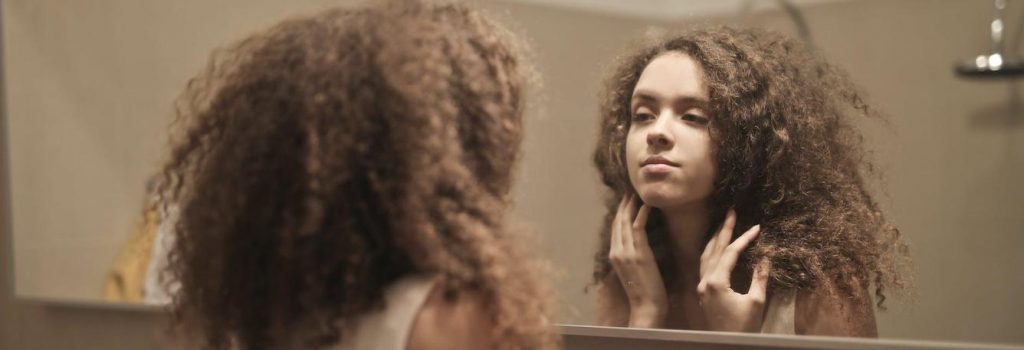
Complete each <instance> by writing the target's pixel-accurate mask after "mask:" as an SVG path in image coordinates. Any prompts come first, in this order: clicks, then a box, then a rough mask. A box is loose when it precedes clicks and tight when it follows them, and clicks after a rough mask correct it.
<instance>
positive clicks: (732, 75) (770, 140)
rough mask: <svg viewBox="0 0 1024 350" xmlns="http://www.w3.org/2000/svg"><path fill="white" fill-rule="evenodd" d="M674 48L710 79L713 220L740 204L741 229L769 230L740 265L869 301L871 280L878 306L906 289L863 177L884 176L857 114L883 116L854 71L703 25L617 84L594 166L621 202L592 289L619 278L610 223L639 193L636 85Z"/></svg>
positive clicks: (633, 65)
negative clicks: (632, 133)
mask: <svg viewBox="0 0 1024 350" xmlns="http://www.w3.org/2000/svg"><path fill="white" fill-rule="evenodd" d="M667 52H679V53H684V54H686V55H689V56H690V57H692V58H693V59H694V60H695V61H697V62H699V63H700V65H701V66H702V68H703V71H704V74H705V77H704V78H705V81H706V83H705V84H706V87H707V89H708V91H709V96H710V106H709V108H710V112H711V114H712V115H713V116H714V117H713V118H711V120H710V124H709V131H710V133H711V137H712V142H713V144H714V152H715V159H716V163H717V167H718V173H717V176H716V179H715V184H714V191H713V194H712V196H711V198H710V199H709V200H710V203H711V208H712V210H711V219H712V222H721V221H722V220H723V218H724V216H725V212H726V211H727V210H728V209H729V208H734V209H735V210H736V212H737V214H738V219H739V222H738V223H737V227H736V229H737V231H738V232H743V231H745V230H746V229H747V228H749V227H751V226H753V225H755V224H760V225H761V227H762V228H763V229H762V233H761V234H760V238H759V239H758V240H757V241H756V243H755V244H754V245H753V247H751V248H750V249H749V250H748V251H747V252H746V253H745V259H744V260H745V262H744V264H742V268H744V269H745V270H746V271H750V268H751V266H750V263H751V262H753V261H760V259H762V258H767V259H769V260H770V262H771V266H772V269H771V273H770V286H771V288H773V289H775V290H779V289H796V290H818V291H825V292H828V293H836V292H838V293H841V294H842V295H845V296H856V297H867V296H868V295H865V293H863V291H865V290H866V289H867V288H868V286H870V285H871V284H872V283H873V284H874V286H875V295H876V297H877V299H878V300H877V303H878V304H877V305H878V306H879V307H882V306H883V302H884V300H885V291H886V290H887V289H890V290H897V291H902V290H904V289H905V288H906V287H907V284H908V279H907V278H905V277H904V273H903V268H904V267H905V266H906V262H907V259H908V258H907V255H908V254H907V245H906V244H905V243H904V241H903V239H902V237H901V234H900V232H899V230H898V229H897V228H896V227H894V226H893V225H891V224H890V223H889V222H888V221H887V219H886V218H885V216H884V215H883V213H882V212H881V210H880V209H879V206H878V204H877V203H876V202H875V200H874V199H873V198H872V197H871V195H870V194H869V191H868V190H867V186H866V184H865V177H866V176H868V175H871V174H875V175H877V173H876V171H875V170H874V168H873V166H872V164H871V162H870V161H869V160H868V159H866V156H865V153H866V152H865V150H864V147H863V137H862V136H861V134H860V133H859V132H858V131H857V130H856V129H855V128H854V127H853V126H852V125H851V122H853V121H854V120H853V119H854V118H859V117H870V118H877V119H884V118H882V116H880V114H879V113H878V112H876V111H875V110H873V109H871V108H869V106H868V105H867V104H866V103H865V102H864V100H863V98H862V96H863V93H862V92H861V91H860V90H859V88H858V87H856V86H855V85H854V84H853V83H852V82H851V81H850V79H849V78H848V77H847V75H846V73H845V72H843V71H842V70H841V69H839V68H837V67H836V66H834V65H831V64H829V63H827V62H826V61H825V60H824V59H823V58H822V56H821V55H820V54H819V53H817V52H815V51H814V50H811V49H809V48H808V47H806V46H805V45H804V44H803V43H801V42H798V41H795V40H792V39H789V38H787V37H785V36H783V35H780V34H777V33H772V32H769V31H765V30H757V29H735V28H729V27H710V28H699V29H694V30H691V31H688V32H685V33H683V34H681V35H678V36H674V37H671V38H668V39H666V40H662V41H660V42H657V43H655V44H652V45H649V46H648V47H646V48H643V49H641V50H639V51H638V52H636V53H635V54H632V55H630V56H627V57H624V58H623V59H622V61H621V63H620V64H619V66H618V68H617V70H615V71H614V73H613V75H612V76H611V77H610V79H609V80H608V81H607V83H606V95H605V96H604V98H603V104H602V106H601V128H600V136H599V140H598V144H597V148H596V150H595V152H594V163H595V165H596V166H597V168H598V170H599V171H600V173H601V179H602V182H603V183H604V185H605V186H607V187H608V188H609V189H610V192H612V194H613V196H612V197H610V198H609V200H608V204H607V207H608V211H607V214H606V216H605V220H604V226H603V230H602V232H601V237H602V239H601V242H602V243H601V246H600V248H599V249H598V252H597V254H596V257H595V260H596V265H595V269H594V283H600V282H601V281H602V280H603V279H604V278H605V277H606V276H609V274H610V273H612V271H613V270H612V266H611V264H610V262H609V259H608V252H609V239H610V223H611V221H612V219H613V218H614V217H615V213H616V210H617V206H618V202H619V199H621V198H622V197H623V196H624V195H626V194H628V193H632V192H634V190H633V187H632V185H631V184H630V181H629V176H628V174H627V170H626V165H625V162H624V160H625V154H624V152H625V147H624V145H625V140H626V135H627V132H628V130H629V126H630V120H631V118H630V115H631V111H630V100H631V98H632V95H633V89H634V87H635V86H636V83H637V81H638V79H639V77H640V74H641V73H642V72H643V70H644V68H646V67H647V64H648V63H650V62H651V61H652V60H653V59H654V58H655V57H658V56H659V55H661V54H664V53H667ZM655 214H657V215H655ZM660 215H662V214H660V212H658V211H654V212H652V215H651V219H650V220H649V222H648V224H647V232H648V235H649V242H650V244H651V246H652V250H653V251H654V253H655V258H656V260H657V263H658V267H659V269H660V270H661V274H662V277H663V278H664V280H665V282H666V285H669V286H671V285H672V281H674V280H675V277H676V276H675V273H676V271H674V268H675V266H676V264H674V263H673V257H672V255H671V252H670V251H669V250H668V246H669V244H668V240H669V239H670V237H668V236H667V233H666V232H665V231H666V229H665V223H664V218H663V217H661V216H660ZM711 229H712V230H713V229H714V227H712V228H711ZM711 234H712V231H710V230H709V232H708V233H707V235H706V238H705V242H707V239H710V237H711Z"/></svg>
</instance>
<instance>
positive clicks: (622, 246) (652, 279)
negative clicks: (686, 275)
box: [608, 194, 668, 328]
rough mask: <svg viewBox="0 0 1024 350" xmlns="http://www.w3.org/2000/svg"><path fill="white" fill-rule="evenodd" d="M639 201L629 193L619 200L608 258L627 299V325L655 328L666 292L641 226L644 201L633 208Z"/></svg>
mask: <svg viewBox="0 0 1024 350" xmlns="http://www.w3.org/2000/svg"><path fill="white" fill-rule="evenodd" d="M639 201H640V200H639V198H637V196H636V194H630V195H627V196H625V197H623V198H622V202H620V203H619V210H618V212H617V213H616V214H615V220H614V221H612V227H611V248H610V249H609V252H608V259H609V260H611V264H612V267H613V268H614V269H615V273H616V274H617V275H618V277H619V281H620V282H622V288H623V289H624V290H625V291H626V296H627V297H628V299H629V310H630V311H629V326H630V327H642V328H658V327H661V326H662V324H663V323H664V322H665V316H666V315H667V314H668V295H667V294H668V293H667V292H666V289H665V282H664V281H662V279H661V272H660V271H659V270H658V264H657V262H656V261H655V259H654V252H653V251H651V246H650V245H649V244H648V243H647V231H646V229H645V227H646V225H647V216H648V215H649V214H650V212H651V207H650V206H648V205H647V204H644V205H643V206H641V207H640V209H639V210H637V209H636V206H637V202H639ZM633 213H636V214H635V217H634V214H633Z"/></svg>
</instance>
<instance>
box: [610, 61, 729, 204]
mask: <svg viewBox="0 0 1024 350" xmlns="http://www.w3.org/2000/svg"><path fill="white" fill-rule="evenodd" d="M630 110H631V118H632V120H631V122H630V126H629V133H628V134H627V136H626V167H627V170H628V171H629V181H630V183H632V184H633V188H634V189H635V190H636V192H637V194H638V195H639V196H640V199H642V200H643V201H644V202H645V203H647V204H649V205H651V206H653V207H655V208H661V209H666V208H674V207H684V206H687V205H690V204H703V203H704V202H705V200H706V199H707V198H708V197H709V196H710V195H711V191H712V187H713V182H714V178H715V172H716V169H715V161H714V159H713V155H712V144H711V137H710V135H709V133H708V122H709V121H710V118H712V116H711V115H709V113H708V91H707V87H706V86H705V85H704V72H703V69H701V67H700V65H699V64H698V63H697V62H696V61H694V60H693V59H692V58H690V56H688V55H686V54H683V53H678V52H669V53H665V54H662V55H660V56H658V57H655V58H654V60H652V61H651V62H650V63H649V64H648V65H647V67H646V68H644V71H643V72H642V73H641V74H640V79H639V80H638V81H637V84H636V87H635V88H634V89H633V98H632V101H631V103H630Z"/></svg>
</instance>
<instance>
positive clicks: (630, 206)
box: [626, 194, 638, 223]
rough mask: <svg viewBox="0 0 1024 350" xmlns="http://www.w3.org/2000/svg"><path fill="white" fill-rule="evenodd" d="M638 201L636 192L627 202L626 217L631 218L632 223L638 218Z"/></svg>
mask: <svg viewBox="0 0 1024 350" xmlns="http://www.w3.org/2000/svg"><path fill="white" fill-rule="evenodd" d="M636 202H638V200H637V195H636V194H631V195H629V202H626V210H627V212H626V213H627V216H626V217H627V218H629V219H628V221H629V222H630V223H633V220H635V219H636V211H637V209H636Z"/></svg>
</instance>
